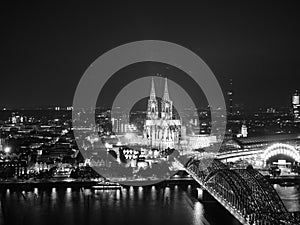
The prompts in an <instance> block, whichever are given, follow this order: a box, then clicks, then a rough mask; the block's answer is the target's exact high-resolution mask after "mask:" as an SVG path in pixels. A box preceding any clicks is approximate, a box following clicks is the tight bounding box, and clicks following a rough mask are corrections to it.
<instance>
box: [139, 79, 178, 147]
mask: <svg viewBox="0 0 300 225" xmlns="http://www.w3.org/2000/svg"><path fill="white" fill-rule="evenodd" d="M180 130H181V121H180V120H178V119H174V115H173V102H172V101H171V99H170V96H169V91H168V83H167V78H165V87H164V94H163V97H162V100H161V112H160V113H159V109H158V101H157V99H156V94H155V85H154V80H153V78H152V82H151V91H150V98H149V100H148V110H147V119H146V121H145V125H144V138H146V140H147V143H148V145H150V146H152V147H156V148H159V149H166V148H175V146H176V145H177V144H179V141H180Z"/></svg>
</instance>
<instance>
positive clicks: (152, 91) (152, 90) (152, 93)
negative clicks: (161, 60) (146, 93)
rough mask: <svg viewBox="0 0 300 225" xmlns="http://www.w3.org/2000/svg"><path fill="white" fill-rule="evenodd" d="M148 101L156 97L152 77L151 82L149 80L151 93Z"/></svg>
mask: <svg viewBox="0 0 300 225" xmlns="http://www.w3.org/2000/svg"><path fill="white" fill-rule="evenodd" d="M150 99H151V100H156V95H155V86H154V80H153V77H152V80H151V92H150Z"/></svg>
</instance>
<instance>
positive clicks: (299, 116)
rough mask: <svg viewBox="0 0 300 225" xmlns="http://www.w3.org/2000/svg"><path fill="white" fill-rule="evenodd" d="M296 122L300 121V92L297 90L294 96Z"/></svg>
mask: <svg viewBox="0 0 300 225" xmlns="http://www.w3.org/2000/svg"><path fill="white" fill-rule="evenodd" d="M292 110H293V116H294V122H300V94H299V92H298V91H296V92H295V93H294V94H293V96H292Z"/></svg>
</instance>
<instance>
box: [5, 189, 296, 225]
mask: <svg viewBox="0 0 300 225" xmlns="http://www.w3.org/2000/svg"><path fill="white" fill-rule="evenodd" d="M275 188H276V190H277V191H278V193H279V194H280V196H281V197H282V199H283V201H284V203H285V205H286V206H287V208H288V209H289V210H290V211H299V210H300V207H299V203H300V200H299V199H300V197H299V196H300V187H299V186H294V187H280V186H278V185H277V186H275ZM192 193H193V192H192V191H191V187H190V186H187V185H186V186H184V187H183V186H172V187H158V186H157V187H154V186H152V187H143V188H142V187H139V188H123V189H121V190H90V189H78V188H77V189H75V188H45V189H37V188H35V189H33V190H30V191H26V192H25V191H20V190H5V191H3V192H2V203H3V204H2V207H1V212H0V224H1V225H2V224H12V225H14V224H18V225H19V224H24V225H25V224H26V225H27V224H28V225H29V224H30V225H48V224H49V225H54V224H57V225H60V224H61V225H62V224H64V225H73V224H74V225H79V224H87V225H89V224H91V225H94V224H98V225H135V224H141V225H166V224H172V225H196V224H197V225H199V224H200V225H201V224H204V225H208V224H211V225H213V224H226V225H227V224H228V225H235V224H239V222H238V221H236V220H235V219H234V218H233V217H232V216H231V214H229V213H228V212H227V211H226V210H225V209H224V208H223V207H222V206H220V205H219V204H218V203H217V202H204V203H203V202H199V201H198V200H197V199H196V198H194V197H193V194H192Z"/></svg>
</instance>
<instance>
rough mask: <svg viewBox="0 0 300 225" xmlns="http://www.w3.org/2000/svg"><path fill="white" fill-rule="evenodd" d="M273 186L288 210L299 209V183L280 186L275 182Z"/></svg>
mask: <svg viewBox="0 0 300 225" xmlns="http://www.w3.org/2000/svg"><path fill="white" fill-rule="evenodd" d="M274 188H275V190H276V191H277V193H278V194H279V196H280V198H281V199H282V201H283V203H284V205H285V207H286V208H287V210H288V211H290V212H296V211H300V185H296V186H290V187H282V186H280V185H278V184H275V185H274Z"/></svg>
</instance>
